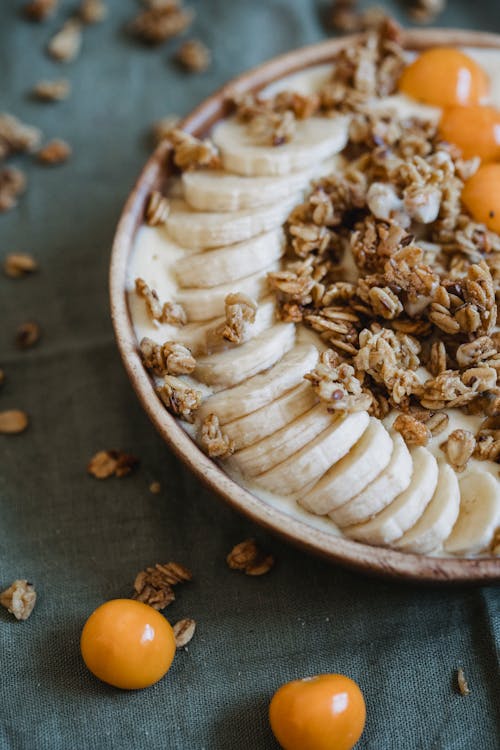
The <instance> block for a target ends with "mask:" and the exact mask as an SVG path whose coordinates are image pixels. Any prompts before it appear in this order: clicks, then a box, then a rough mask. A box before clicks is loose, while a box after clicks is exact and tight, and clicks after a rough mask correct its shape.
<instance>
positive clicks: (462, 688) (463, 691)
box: [457, 667, 470, 695]
mask: <svg viewBox="0 0 500 750" xmlns="http://www.w3.org/2000/svg"><path fill="white" fill-rule="evenodd" d="M457 688H458V692H459V693H460V695H470V688H469V684H468V682H467V680H466V678H465V672H464V670H463V667H459V668H458V669H457Z"/></svg>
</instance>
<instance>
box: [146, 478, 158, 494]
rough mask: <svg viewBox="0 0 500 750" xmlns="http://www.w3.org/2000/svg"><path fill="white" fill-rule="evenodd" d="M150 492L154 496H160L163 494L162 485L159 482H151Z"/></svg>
mask: <svg viewBox="0 0 500 750" xmlns="http://www.w3.org/2000/svg"><path fill="white" fill-rule="evenodd" d="M149 491H150V492H151V494H152V495H159V494H160V492H161V484H160V483H159V482H158V481H156V480H155V481H154V482H151V484H150V485H149Z"/></svg>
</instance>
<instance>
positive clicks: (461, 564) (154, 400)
mask: <svg viewBox="0 0 500 750" xmlns="http://www.w3.org/2000/svg"><path fill="white" fill-rule="evenodd" d="M357 39H358V37H357V36H355V37H342V38H340V39H331V40H328V41H326V42H322V43H320V44H315V45H311V46H308V47H304V48H302V49H299V50H295V51H293V52H289V53H287V54H285V55H281V56H280V57H276V58H274V59H272V60H270V61H269V62H267V63H264V64H263V65H260V66H259V67H257V68H254V69H253V70H250V71H249V72H248V73H245V74H243V75H241V76H239V77H238V78H235V79H234V80H233V81H230V82H229V83H228V84H226V85H225V86H223V88H221V89H220V90H219V91H217V92H216V93H215V94H214V95H213V96H211V97H209V98H208V99H206V100H205V101H204V102H203V103H202V104H200V105H199V106H198V107H197V108H196V109H195V110H194V111H193V112H192V113H191V114H190V115H189V116H188V117H187V118H186V119H185V120H184V121H183V122H182V123H181V127H183V128H184V129H185V130H187V131H189V132H191V133H194V134H196V135H203V134H205V133H206V132H207V131H208V130H209V129H210V127H211V126H212V125H213V124H214V123H215V122H216V121H217V120H219V119H220V118H221V117H222V116H224V114H226V113H225V106H224V101H225V99H226V98H227V96H228V95H229V94H230V93H231V94H233V95H234V94H236V93H237V94H241V93H243V92H247V91H255V90H257V89H260V88H261V87H263V86H265V85H267V84H269V83H271V82H272V81H275V80H277V79H279V78H281V77H282V76H284V75H287V74H290V73H294V72H296V71H299V70H302V69H304V68H308V67H311V66H314V65H320V64H323V63H328V62H330V61H331V59H332V57H333V56H334V55H335V53H336V52H337V51H338V50H339V49H340V48H341V47H343V46H344V45H348V44H351V43H352V42H353V41H357ZM404 45H405V47H406V48H408V49H416V50H419V49H425V48H428V47H434V46H438V45H439V46H444V45H446V46H473V47H490V48H500V35H497V34H489V33H481V32H469V31H459V30H441V29H429V30H425V31H420V30H419V31H408V32H405V38H404ZM166 153H167V146H166V144H165V143H162V144H160V145H159V146H158V148H157V149H156V151H155V152H154V153H153V155H152V156H151V157H150V158H149V160H148V161H147V163H146V166H145V167H144V169H143V171H142V172H141V174H140V176H139V179H138V181H137V184H136V185H135V187H134V189H133V191H132V193H131V194H130V196H129V198H128V200H127V202H126V204H125V207H124V209H123V213H122V215H121V218H120V221H119V224H118V228H117V231H116V235H115V239H114V243H113V250H112V257H111V267H110V295H111V314H112V318H113V325H114V329H115V334H116V339H117V343H118V348H119V350H120V354H121V356H122V359H123V363H124V365H125V369H126V371H127V373H128V376H129V378H130V380H131V382H132V385H133V387H134V389H135V391H136V393H137V395H138V397H139V400H140V402H141V404H142V406H143V407H144V410H145V411H146V413H147V415H148V416H149V418H150V419H151V421H152V422H153V424H154V425H155V427H156V429H157V430H158V432H159V433H160V435H161V436H162V437H163V439H164V440H165V442H166V443H167V444H168V445H169V446H170V448H171V449H172V450H173V451H174V453H175V454H176V455H177V456H178V457H179V458H180V459H181V460H182V461H183V462H184V463H185V464H186V465H187V466H188V467H189V468H190V469H191V470H192V471H193V473H194V474H195V475H196V476H197V477H199V478H200V479H201V480H202V481H203V482H204V483H205V484H207V485H208V486H209V487H210V488H211V489H212V490H213V491H214V492H216V493H217V494H218V495H220V496H221V497H222V498H223V499H224V500H226V502H228V503H229V504H230V505H231V506H232V507H233V508H235V509H236V510H238V511H240V512H241V513H244V514H245V515H246V516H248V517H250V518H251V519H252V520H253V521H255V522H256V523H258V524H260V525H261V526H264V527H265V528H266V529H268V530H270V531H272V532H275V533H277V534H279V535H280V536H282V537H284V538H285V539H287V540H289V541H290V542H292V543H294V544H296V545H298V546H300V547H302V548H304V549H307V550H310V551H311V552H314V553H316V554H319V555H321V556H323V557H325V558H327V559H329V560H331V561H333V562H337V563H340V564H342V565H344V566H347V567H349V568H353V569H357V570H362V571H365V572H370V573H374V574H378V575H383V576H385V577H393V578H403V579H413V580H420V581H433V582H464V581H476V582H486V581H494V580H500V559H498V558H497V559H492V558H481V559H466V558H439V557H428V556H423V555H414V554H404V553H401V552H395V551H393V550H389V549H384V548H380V547H371V546H368V545H365V544H359V543H357V542H353V541H350V540H348V539H343V538H339V537H337V536H334V535H333V534H329V533H327V532H325V531H322V530H318V529H316V528H313V527H312V526H309V525H308V524H307V523H305V522H304V521H301V520H299V519H297V518H292V517H290V516H288V515H287V514H285V513H283V512H282V511H280V510H278V509H276V508H274V507H271V506H270V505H268V504H267V503H265V502H264V501H263V500H261V499H259V498H258V497H256V496H255V495H252V494H251V493H250V492H248V491H247V490H245V489H244V488H243V487H240V486H239V485H238V484H236V483H235V482H234V481H233V480H232V479H230V478H229V477H228V476H227V475H226V474H225V473H224V471H223V470H222V469H221V468H219V466H218V465H217V464H216V463H215V462H214V461H212V460H211V459H210V458H208V457H207V456H206V455H205V454H204V453H203V452H202V451H201V450H200V449H199V448H198V447H197V445H196V444H195V443H194V442H193V441H192V440H191V438H190V437H189V436H188V435H187V434H186V432H185V431H184V430H183V429H182V427H181V426H180V424H179V423H178V422H177V421H176V419H174V417H173V416H171V414H169V413H168V412H167V411H166V409H165V407H164V406H163V404H161V403H160V401H159V399H158V396H157V395H156V393H155V391H154V387H153V383H152V380H151V379H150V377H149V375H148V374H147V372H146V370H145V369H144V367H143V365H142V362H141V359H140V357H139V354H138V350H137V341H136V338H135V335H134V331H133V328H132V322H131V319H130V315H129V310H128V305H127V295H126V272H127V266H128V262H129V258H130V254H131V250H132V247H133V242H134V236H135V233H136V231H137V228H138V226H139V225H140V224H141V223H142V220H143V216H144V204H145V200H146V197H147V196H148V194H149V192H150V191H151V190H153V189H158V188H161V187H162V185H163V183H164V181H165V178H166V166H165V165H166V158H165V155H166Z"/></svg>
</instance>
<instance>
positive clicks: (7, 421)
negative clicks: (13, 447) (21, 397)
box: [0, 409, 29, 435]
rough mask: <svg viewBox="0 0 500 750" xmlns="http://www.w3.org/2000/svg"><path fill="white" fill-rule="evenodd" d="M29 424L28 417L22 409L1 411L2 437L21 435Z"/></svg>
mask: <svg viewBox="0 0 500 750" xmlns="http://www.w3.org/2000/svg"><path fill="white" fill-rule="evenodd" d="M28 424H29V419H28V415H27V414H26V412H24V411H21V410H20V409H7V410H6V411H0V435H19V434H20V433H21V432H24V431H25V429H26V428H27V427H28Z"/></svg>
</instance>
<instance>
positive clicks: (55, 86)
mask: <svg viewBox="0 0 500 750" xmlns="http://www.w3.org/2000/svg"><path fill="white" fill-rule="evenodd" d="M70 91H71V84H70V82H69V81H67V80H66V79H65V78H59V79H58V80H55V81H39V82H38V83H37V84H36V86H35V87H34V88H33V96H35V97H36V98H37V99H40V100H41V101H43V102H60V101H61V100H62V99H67V97H68V96H69V94H70Z"/></svg>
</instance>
